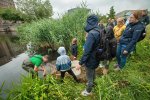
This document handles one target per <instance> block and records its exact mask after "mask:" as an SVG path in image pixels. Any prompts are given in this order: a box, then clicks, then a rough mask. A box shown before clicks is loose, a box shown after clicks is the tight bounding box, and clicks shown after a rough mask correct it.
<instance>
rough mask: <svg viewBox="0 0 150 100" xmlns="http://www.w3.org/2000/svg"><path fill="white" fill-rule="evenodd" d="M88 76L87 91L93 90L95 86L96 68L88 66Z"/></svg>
mask: <svg viewBox="0 0 150 100" xmlns="http://www.w3.org/2000/svg"><path fill="white" fill-rule="evenodd" d="M86 77H87V81H88V82H87V87H86V91H87V92H91V91H92V88H93V86H94V79H95V69H91V68H88V67H86Z"/></svg>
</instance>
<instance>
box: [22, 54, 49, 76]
mask: <svg viewBox="0 0 150 100" xmlns="http://www.w3.org/2000/svg"><path fill="white" fill-rule="evenodd" d="M47 62H48V55H44V56H41V55H34V56H32V57H30V58H28V59H26V60H24V61H23V64H22V68H23V69H24V70H25V71H27V72H30V73H31V74H32V78H35V77H36V76H38V71H43V76H44V77H45V76H46V68H45V66H44V63H47Z"/></svg>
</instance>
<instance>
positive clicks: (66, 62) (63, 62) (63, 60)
mask: <svg viewBox="0 0 150 100" xmlns="http://www.w3.org/2000/svg"><path fill="white" fill-rule="evenodd" d="M58 53H59V54H60V56H59V57H58V58H57V60H56V69H57V71H60V73H61V81H62V82H63V80H64V77H65V73H66V72H68V73H69V74H70V75H71V76H72V77H73V78H74V80H75V81H76V82H79V81H78V79H77V77H76V76H75V74H74V72H73V71H72V69H71V60H70V58H69V56H67V55H66V49H65V48H64V47H59V48H58Z"/></svg>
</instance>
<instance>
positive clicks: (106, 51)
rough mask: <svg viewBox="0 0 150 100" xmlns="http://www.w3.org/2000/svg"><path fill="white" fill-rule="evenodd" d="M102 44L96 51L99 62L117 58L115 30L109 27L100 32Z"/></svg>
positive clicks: (100, 43)
mask: <svg viewBox="0 0 150 100" xmlns="http://www.w3.org/2000/svg"><path fill="white" fill-rule="evenodd" d="M99 33H100V42H99V45H98V47H97V48H96V50H95V57H96V59H97V60H98V61H103V60H111V59H112V58H114V57H115V56H116V48H117V41H116V39H115V37H114V33H113V28H111V27H107V28H106V30H100V31H99Z"/></svg>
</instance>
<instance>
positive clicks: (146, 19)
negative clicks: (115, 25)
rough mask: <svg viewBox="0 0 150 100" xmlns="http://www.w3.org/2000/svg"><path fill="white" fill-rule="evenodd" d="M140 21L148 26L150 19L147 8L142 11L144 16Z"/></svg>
mask: <svg viewBox="0 0 150 100" xmlns="http://www.w3.org/2000/svg"><path fill="white" fill-rule="evenodd" d="M140 21H141V22H142V23H143V24H144V25H145V26H147V25H148V24H149V23H150V19H149V16H148V11H147V10H143V11H142V17H141V19H140Z"/></svg>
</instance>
